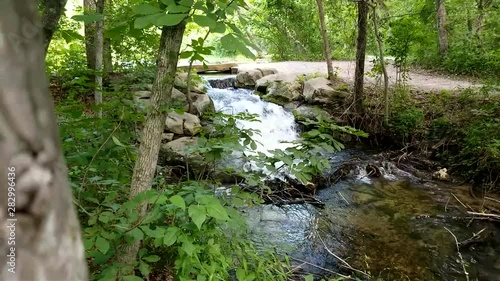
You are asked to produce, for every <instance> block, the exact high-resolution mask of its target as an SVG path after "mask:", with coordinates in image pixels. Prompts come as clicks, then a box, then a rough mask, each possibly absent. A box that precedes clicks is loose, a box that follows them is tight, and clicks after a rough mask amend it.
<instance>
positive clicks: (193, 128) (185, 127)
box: [165, 112, 201, 136]
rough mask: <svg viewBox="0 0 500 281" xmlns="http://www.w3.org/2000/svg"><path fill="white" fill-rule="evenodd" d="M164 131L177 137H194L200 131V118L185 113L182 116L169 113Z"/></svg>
mask: <svg viewBox="0 0 500 281" xmlns="http://www.w3.org/2000/svg"><path fill="white" fill-rule="evenodd" d="M165 129H166V130H167V131H169V132H172V133H174V134H177V135H187V136H194V135H196V134H197V133H198V132H199V131H200V129H201V124H200V118H198V116H196V115H193V114H190V113H187V112H185V113H183V114H178V113H175V112H171V113H169V114H168V116H167V120H166V121H165Z"/></svg>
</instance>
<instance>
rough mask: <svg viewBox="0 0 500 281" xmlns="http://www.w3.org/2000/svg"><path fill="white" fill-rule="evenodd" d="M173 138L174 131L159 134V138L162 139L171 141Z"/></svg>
mask: <svg viewBox="0 0 500 281" xmlns="http://www.w3.org/2000/svg"><path fill="white" fill-rule="evenodd" d="M173 139H174V133H163V134H162V135H161V140H162V141H171V140H173Z"/></svg>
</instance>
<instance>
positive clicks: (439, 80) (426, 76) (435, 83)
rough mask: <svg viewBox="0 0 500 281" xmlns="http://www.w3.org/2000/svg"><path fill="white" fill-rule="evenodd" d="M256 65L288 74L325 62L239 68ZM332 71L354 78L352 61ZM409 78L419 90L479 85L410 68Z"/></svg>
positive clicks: (319, 69) (318, 69) (392, 75)
mask: <svg viewBox="0 0 500 281" xmlns="http://www.w3.org/2000/svg"><path fill="white" fill-rule="evenodd" d="M257 67H272V68H275V69H276V70H278V72H283V73H290V74H297V75H301V74H315V73H319V74H326V73H327V69H326V63H324V62H306V61H287V62H271V63H252V64H250V63H244V64H239V68H240V69H248V68H257ZM372 67H373V64H372V63H371V62H369V61H367V62H366V63H365V72H369V71H370V70H371V69H372ZM333 68H334V71H336V72H337V75H338V76H339V78H342V79H344V80H347V81H353V80H354V70H355V62H354V61H333ZM387 71H388V75H389V81H390V83H391V84H394V83H395V81H396V68H395V67H393V66H392V65H390V66H388V68H387ZM408 76H409V80H408V82H407V84H408V85H409V86H411V88H413V89H415V90H420V91H433V90H434V91H435V90H460V89H464V88H470V87H481V86H482V85H481V84H479V83H475V82H472V81H468V80H466V79H463V80H459V79H455V78H452V77H450V76H446V75H441V74H436V73H429V72H425V71H420V70H418V71H415V70H411V71H410V72H409V75H408ZM365 80H366V81H368V82H375V79H374V78H372V77H367V75H366V74H365Z"/></svg>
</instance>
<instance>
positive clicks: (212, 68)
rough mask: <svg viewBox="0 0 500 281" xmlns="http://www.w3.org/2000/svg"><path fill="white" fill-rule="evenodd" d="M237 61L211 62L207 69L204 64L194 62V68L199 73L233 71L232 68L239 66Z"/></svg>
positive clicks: (185, 68) (185, 67)
mask: <svg viewBox="0 0 500 281" xmlns="http://www.w3.org/2000/svg"><path fill="white" fill-rule="evenodd" d="M237 66H238V64H236V63H222V64H209V65H207V69H205V68H204V67H203V65H202V64H193V66H192V69H195V70H196V72H197V73H206V72H228V73H231V69H232V68H233V67H237ZM179 68H181V69H183V70H187V69H188V68H189V66H188V65H182V66H179Z"/></svg>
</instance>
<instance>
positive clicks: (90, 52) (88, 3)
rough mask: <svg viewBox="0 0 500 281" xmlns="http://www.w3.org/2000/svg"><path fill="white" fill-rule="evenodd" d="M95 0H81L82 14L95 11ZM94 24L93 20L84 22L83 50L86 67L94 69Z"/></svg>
mask: <svg viewBox="0 0 500 281" xmlns="http://www.w3.org/2000/svg"><path fill="white" fill-rule="evenodd" d="M96 1H97V0H83V9H84V14H86V15H89V14H95V13H97V2H96ZM96 25H97V23H96V22H95V21H86V22H85V24H84V31H85V51H86V54H87V67H88V69H92V70H95V63H96V54H95V51H96V42H95V40H96Z"/></svg>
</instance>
